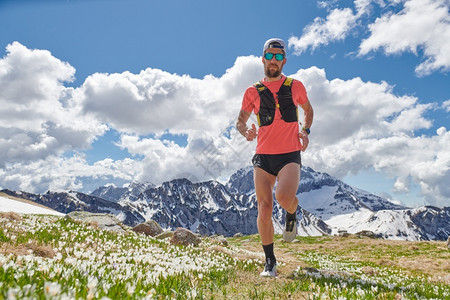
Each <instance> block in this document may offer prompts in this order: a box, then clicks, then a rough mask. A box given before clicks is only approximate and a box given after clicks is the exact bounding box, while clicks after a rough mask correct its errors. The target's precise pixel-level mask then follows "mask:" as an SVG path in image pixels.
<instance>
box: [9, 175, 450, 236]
mask: <svg viewBox="0 0 450 300" xmlns="http://www.w3.org/2000/svg"><path fill="white" fill-rule="evenodd" d="M3 192H5V193H9V194H11V195H13V196H19V197H23V198H25V199H29V200H32V201H35V202H37V203H41V204H44V205H46V206H48V207H51V208H53V209H55V210H57V211H60V212H63V213H68V212H70V211H74V210H84V211H90V212H96V213H98V212H104V213H112V214H114V215H116V216H117V217H118V218H119V220H121V221H122V222H123V223H124V224H126V225H129V226H135V225H137V224H139V223H141V222H144V221H147V220H150V219H153V220H155V221H156V222H158V223H159V224H160V225H161V226H162V227H163V228H167V229H172V230H173V229H174V228H177V227H184V228H187V229H189V230H191V231H193V232H197V233H200V234H204V235H211V234H219V235H224V236H232V235H234V234H236V233H242V234H253V233H256V232H257V227H256V217H257V205H256V197H255V192H254V187H253V169H252V168H251V167H247V168H243V169H240V170H238V171H237V172H236V173H235V174H233V175H232V176H231V177H230V179H229V181H228V182H227V183H226V184H221V183H220V182H218V181H206V182H198V183H193V182H191V181H189V180H188V179H185V178H181V179H174V180H171V181H168V182H164V183H163V184H161V185H159V186H155V185H153V184H151V183H144V184H141V183H138V182H132V183H130V185H129V186H128V187H125V188H124V187H122V188H118V187H114V186H106V187H99V188H98V189H96V190H95V191H94V192H92V193H91V194H90V195H87V194H83V193H79V192H74V191H69V192H50V191H49V192H47V193H46V194H43V195H35V194H31V193H25V192H15V191H9V190H3ZM297 195H298V197H299V199H300V206H301V207H300V209H299V211H298V216H299V220H300V222H299V226H298V231H299V235H303V236H306V235H326V234H337V233H338V232H339V231H347V232H349V233H356V232H360V231H364V230H370V231H372V232H373V233H374V234H375V235H376V236H378V237H383V238H389V239H404V240H446V239H447V237H448V236H449V234H450V208H448V207H444V208H437V207H432V206H425V207H421V208H407V207H405V206H401V205H397V204H394V203H391V202H389V201H388V200H386V199H384V198H381V197H379V196H376V195H373V194H370V193H368V192H364V191H361V190H358V189H355V188H353V187H351V186H349V185H347V184H345V183H343V182H342V181H340V180H338V179H336V178H334V177H332V176H330V175H328V174H326V173H320V172H316V171H314V170H312V169H311V168H307V167H303V168H302V179H301V183H300V185H299V188H298V194H297ZM273 220H274V226H275V231H276V232H277V233H281V231H282V227H283V224H284V212H283V210H282V209H281V208H280V207H279V205H278V203H277V202H276V201H275V202H274V214H273Z"/></svg>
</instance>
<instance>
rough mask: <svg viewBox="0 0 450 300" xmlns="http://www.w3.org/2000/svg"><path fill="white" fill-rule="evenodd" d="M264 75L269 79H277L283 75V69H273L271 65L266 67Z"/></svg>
mask: <svg viewBox="0 0 450 300" xmlns="http://www.w3.org/2000/svg"><path fill="white" fill-rule="evenodd" d="M277 67H278V66H277ZM264 74H265V75H266V77H267V78H276V77H278V76H280V75H281V69H279V68H277V69H272V68H271V66H270V65H265V66H264Z"/></svg>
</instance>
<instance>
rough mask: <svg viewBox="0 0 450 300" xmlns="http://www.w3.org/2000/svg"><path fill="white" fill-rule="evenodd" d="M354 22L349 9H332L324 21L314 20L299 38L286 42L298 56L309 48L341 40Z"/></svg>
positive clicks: (353, 16)
mask: <svg viewBox="0 0 450 300" xmlns="http://www.w3.org/2000/svg"><path fill="white" fill-rule="evenodd" d="M356 20H357V17H356V16H355V15H354V14H353V11H352V9H350V8H344V9H333V10H332V11H331V12H330V14H329V15H328V16H327V18H326V20H324V19H323V18H319V17H317V18H315V19H314V22H313V23H312V24H310V25H308V26H307V27H306V28H305V29H304V30H303V34H302V36H301V37H300V38H297V37H295V36H293V37H291V38H290V39H289V41H288V43H289V46H290V47H293V48H294V53H295V54H298V55H299V54H301V53H302V52H303V51H306V49H308V48H309V47H311V49H312V50H314V49H316V48H318V47H320V46H322V45H328V44H329V43H330V42H333V41H338V40H343V39H345V38H346V36H347V35H348V34H349V31H350V30H351V29H352V28H354V27H355V25H356Z"/></svg>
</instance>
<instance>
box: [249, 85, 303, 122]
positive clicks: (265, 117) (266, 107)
mask: <svg viewBox="0 0 450 300" xmlns="http://www.w3.org/2000/svg"><path fill="white" fill-rule="evenodd" d="M292 81H293V79H292V78H289V77H286V79H285V80H284V82H283V84H282V85H281V87H280V90H279V91H278V93H277V98H278V104H276V102H275V99H274V98H273V94H272V92H271V91H270V90H269V89H268V88H267V87H266V86H265V85H264V84H262V83H261V81H259V82H257V83H255V84H254V85H253V86H254V87H256V89H257V90H258V94H259V98H260V105H259V112H258V114H257V119H258V125H259V127H261V126H268V125H270V124H272V122H273V119H274V118H275V111H276V109H277V108H278V109H279V110H280V112H281V119H282V120H283V121H285V122H288V123H291V122H298V108H297V105H295V104H294V100H292V90H291V87H292Z"/></svg>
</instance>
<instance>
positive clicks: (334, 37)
mask: <svg viewBox="0 0 450 300" xmlns="http://www.w3.org/2000/svg"><path fill="white" fill-rule="evenodd" d="M339 5H341V3H339V2H337V1H328V2H324V1H322V2H319V6H320V7H322V8H326V9H327V10H328V11H329V13H328V15H327V17H326V18H319V17H317V18H315V19H314V21H313V22H312V23H311V24H310V25H308V26H306V27H305V28H304V30H303V32H302V35H301V36H300V37H296V36H293V37H291V38H290V39H289V46H290V47H293V48H294V53H295V54H301V53H302V52H304V51H306V50H307V49H308V48H311V50H315V49H316V48H318V47H320V46H324V45H325V46H326V45H328V44H329V43H331V42H335V41H342V40H344V39H345V38H346V37H347V36H348V35H349V34H350V33H352V32H354V33H355V34H357V33H358V32H359V33H360V34H361V31H362V30H364V31H367V32H368V33H369V36H368V37H367V38H366V39H364V40H363V41H362V42H361V44H360V46H359V50H358V54H359V56H366V55H368V54H369V53H371V52H375V51H378V50H384V53H385V54H386V55H393V54H401V53H404V52H411V53H414V54H416V55H419V54H420V55H423V62H421V63H420V64H419V65H418V66H417V67H416V70H415V71H416V74H417V75H418V76H425V75H429V74H431V73H433V72H436V71H442V72H447V71H448V70H450V13H449V10H448V7H449V5H450V2H449V0H384V1H383V0H377V1H374V0H355V1H354V2H353V5H354V10H355V12H353V10H352V8H349V7H343V8H342V7H339V8H333V7H336V6H339ZM374 7H377V8H379V9H377V10H376V9H374ZM376 14H379V15H376ZM373 17H375V20H373Z"/></svg>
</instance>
